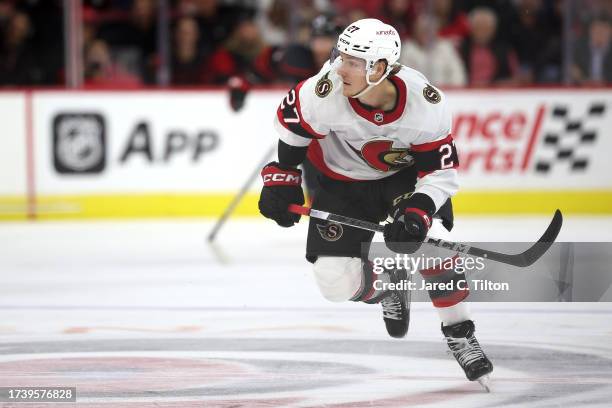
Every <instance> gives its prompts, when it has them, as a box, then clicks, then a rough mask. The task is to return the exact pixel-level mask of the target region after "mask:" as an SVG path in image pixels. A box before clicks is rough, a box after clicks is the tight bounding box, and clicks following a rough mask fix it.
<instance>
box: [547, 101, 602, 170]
mask: <svg viewBox="0 0 612 408" xmlns="http://www.w3.org/2000/svg"><path fill="white" fill-rule="evenodd" d="M605 111H606V105H605V104H604V103H601V102H596V103H592V104H591V105H590V106H589V107H588V109H587V110H586V113H585V114H584V115H583V116H581V117H577V118H576V117H572V116H570V114H569V111H568V108H567V107H566V106H553V110H552V119H553V121H554V123H555V125H554V127H555V130H551V131H548V132H545V136H544V140H543V144H544V148H545V150H546V151H547V152H548V153H550V151H551V150H552V152H553V155H552V157H551V155H550V154H548V155H546V156H547V157H546V158H544V157H538V158H537V159H536V161H535V163H536V164H535V170H536V172H538V173H548V172H549V171H550V170H551V169H552V167H553V166H554V165H556V164H558V163H563V162H565V163H567V164H568V165H569V168H570V170H571V171H583V170H586V168H587V166H588V165H589V160H588V157H586V156H584V155H582V154H580V153H579V152H577V150H578V149H579V148H580V147H582V146H585V145H594V144H595V142H596V140H597V131H596V130H594V129H593V128H591V127H590V126H589V125H590V120H591V119H594V118H601V117H603V115H604V114H605Z"/></svg>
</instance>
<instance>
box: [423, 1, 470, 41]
mask: <svg viewBox="0 0 612 408" xmlns="http://www.w3.org/2000/svg"><path fill="white" fill-rule="evenodd" d="M431 1H432V8H433V14H434V16H435V17H436V19H437V20H438V22H437V25H438V27H439V34H440V37H442V38H445V39H447V40H449V41H451V42H452V43H453V45H455V46H456V47H457V46H459V44H461V42H462V41H463V40H464V39H465V38H466V37H467V36H468V34H469V32H470V26H469V23H468V19H467V16H466V15H465V13H464V12H463V11H461V10H460V9H459V2H457V1H455V2H453V1H452V0H431Z"/></svg>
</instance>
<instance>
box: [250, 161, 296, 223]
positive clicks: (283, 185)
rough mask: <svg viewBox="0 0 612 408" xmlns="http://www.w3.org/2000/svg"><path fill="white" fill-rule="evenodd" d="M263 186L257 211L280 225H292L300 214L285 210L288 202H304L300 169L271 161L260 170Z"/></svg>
mask: <svg viewBox="0 0 612 408" xmlns="http://www.w3.org/2000/svg"><path fill="white" fill-rule="evenodd" d="M261 177H262V179H263V183H264V186H263V188H262V189H261V195H260V196H259V212H260V213H261V215H263V216H264V217H266V218H271V219H273V220H274V221H276V223H277V224H278V225H280V226H281V227H292V226H293V224H295V223H296V222H299V220H300V215H299V214H293V213H290V212H289V211H287V207H289V204H299V205H303V204H304V192H303V191H302V171H301V170H300V169H296V168H295V167H291V166H283V165H281V164H279V163H277V162H271V163H268V164H266V165H265V166H264V168H263V169H262V170H261Z"/></svg>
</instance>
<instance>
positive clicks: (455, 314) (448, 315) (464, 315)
mask: <svg viewBox="0 0 612 408" xmlns="http://www.w3.org/2000/svg"><path fill="white" fill-rule="evenodd" d="M436 310H437V311H438V315H440V320H441V321H442V324H443V325H444V326H450V325H452V324H455V323H459V322H463V321H466V320H470V307H469V305H468V303H467V302H459V303H457V304H456V305H453V306H449V307H436Z"/></svg>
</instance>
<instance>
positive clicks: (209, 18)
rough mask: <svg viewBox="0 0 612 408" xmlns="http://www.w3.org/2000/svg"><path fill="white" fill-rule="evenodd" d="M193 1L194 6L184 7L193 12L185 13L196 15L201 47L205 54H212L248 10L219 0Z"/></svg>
mask: <svg viewBox="0 0 612 408" xmlns="http://www.w3.org/2000/svg"><path fill="white" fill-rule="evenodd" d="M192 2H193V6H192V7H185V8H184V9H183V12H184V13H191V14H183V15H187V16H191V17H194V18H195V19H196V21H197V22H198V31H199V33H200V36H199V38H200V39H199V48H200V52H201V53H202V54H203V55H205V56H207V55H211V54H212V53H213V52H214V51H215V50H216V49H217V48H218V47H219V46H221V45H222V44H223V42H224V41H226V40H227V39H228V38H229V36H230V35H231V33H232V32H233V30H234V28H235V27H236V24H237V23H238V19H240V18H241V16H242V15H244V14H245V13H247V12H248V10H247V9H245V8H244V7H242V6H240V5H239V4H236V5H225V4H222V3H221V2H220V1H219V0H192ZM185 3H188V2H185ZM179 12H180V10H179Z"/></svg>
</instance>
